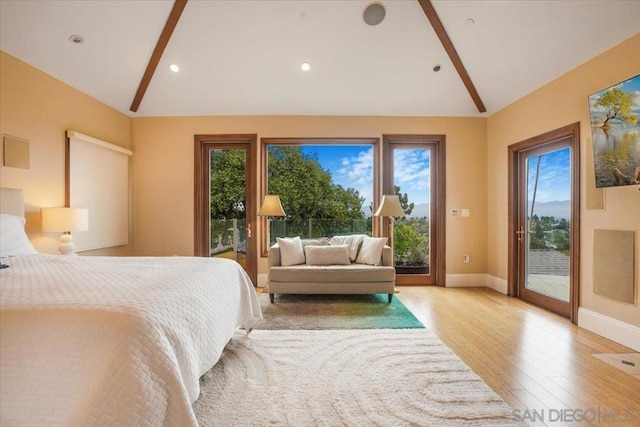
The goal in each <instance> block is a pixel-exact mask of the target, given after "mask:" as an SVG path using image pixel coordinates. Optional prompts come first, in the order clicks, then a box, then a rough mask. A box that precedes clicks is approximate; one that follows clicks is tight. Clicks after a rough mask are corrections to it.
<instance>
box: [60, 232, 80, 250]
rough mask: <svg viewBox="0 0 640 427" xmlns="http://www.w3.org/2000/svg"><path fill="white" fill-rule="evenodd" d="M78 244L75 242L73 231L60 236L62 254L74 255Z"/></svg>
mask: <svg viewBox="0 0 640 427" xmlns="http://www.w3.org/2000/svg"><path fill="white" fill-rule="evenodd" d="M75 250H76V245H74V244H73V236H72V235H71V233H64V234H63V235H61V236H60V246H58V252H60V254H61V255H73V254H75Z"/></svg>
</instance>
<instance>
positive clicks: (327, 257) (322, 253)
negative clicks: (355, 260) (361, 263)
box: [304, 245, 351, 265]
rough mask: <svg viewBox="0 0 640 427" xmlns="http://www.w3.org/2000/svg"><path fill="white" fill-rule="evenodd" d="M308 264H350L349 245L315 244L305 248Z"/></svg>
mask: <svg viewBox="0 0 640 427" xmlns="http://www.w3.org/2000/svg"><path fill="white" fill-rule="evenodd" d="M304 251H305V254H306V256H307V265H350V264H351V261H350V260H349V247H348V246H347V245H330V246H325V245H323V246H314V245H307V246H305V248H304Z"/></svg>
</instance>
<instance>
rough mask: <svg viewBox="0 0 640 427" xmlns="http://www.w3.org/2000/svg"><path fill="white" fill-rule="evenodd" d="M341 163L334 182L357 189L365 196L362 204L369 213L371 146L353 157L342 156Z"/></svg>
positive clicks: (371, 188)
mask: <svg viewBox="0 0 640 427" xmlns="http://www.w3.org/2000/svg"><path fill="white" fill-rule="evenodd" d="M341 164H342V167H341V168H340V169H338V171H337V175H336V176H334V182H336V183H337V184H340V185H342V186H343V187H344V188H353V189H354V190H357V191H358V192H359V193H360V196H361V197H364V198H365V201H364V203H363V205H362V206H363V210H364V211H365V213H366V214H369V212H368V208H367V207H368V206H369V204H371V202H372V200H373V148H367V149H363V150H362V151H360V152H359V153H358V155H357V156H355V157H349V158H343V159H342V161H341Z"/></svg>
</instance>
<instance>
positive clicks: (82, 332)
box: [0, 254, 262, 426]
mask: <svg viewBox="0 0 640 427" xmlns="http://www.w3.org/2000/svg"><path fill="white" fill-rule="evenodd" d="M4 262H5V263H6V264H9V265H10V267H9V268H5V269H2V270H0V290H1V292H0V308H1V313H0V315H1V318H0V424H1V425H34V426H35V425H61V426H62V425H64V426H75V425H149V426H160V425H171V426H189V425H197V421H196V419H195V416H194V413H193V410H192V408H191V403H192V402H194V401H195V400H196V399H197V397H198V395H199V393H200V388H199V384H198V379H199V377H200V376H201V375H202V374H203V373H205V372H206V371H208V370H209V369H210V368H211V367H212V366H213V365H214V364H215V363H216V362H217V360H218V359H219V357H220V355H221V353H222V350H223V348H224V346H225V345H226V343H227V342H228V341H229V339H230V338H231V336H232V335H233V333H234V331H235V330H236V328H237V327H243V328H245V329H247V330H249V329H250V328H252V327H253V326H254V325H255V323H256V322H257V321H258V320H259V319H260V318H262V314H261V312H260V306H259V304H258V300H257V297H256V294H255V292H254V290H253V286H252V284H251V281H250V280H249V278H248V276H247V275H246V273H245V272H244V270H242V268H241V267H240V266H239V265H238V264H237V263H235V262H233V261H229V260H223V259H212V258H186V257H166V258H114V257H82V256H54V255H42V254H38V255H24V256H19V257H15V258H9V259H5V260H4Z"/></svg>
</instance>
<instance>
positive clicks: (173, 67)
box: [169, 64, 180, 73]
mask: <svg viewBox="0 0 640 427" xmlns="http://www.w3.org/2000/svg"><path fill="white" fill-rule="evenodd" d="M169 69H170V70H171V71H173V72H174V73H177V72H178V71H180V67H178V66H177V65H176V64H171V65H169Z"/></svg>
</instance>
